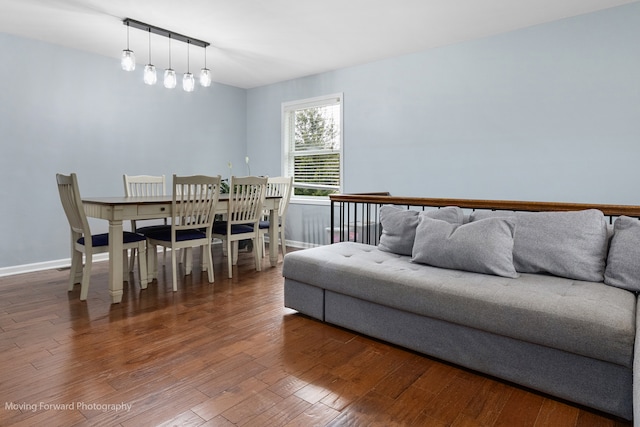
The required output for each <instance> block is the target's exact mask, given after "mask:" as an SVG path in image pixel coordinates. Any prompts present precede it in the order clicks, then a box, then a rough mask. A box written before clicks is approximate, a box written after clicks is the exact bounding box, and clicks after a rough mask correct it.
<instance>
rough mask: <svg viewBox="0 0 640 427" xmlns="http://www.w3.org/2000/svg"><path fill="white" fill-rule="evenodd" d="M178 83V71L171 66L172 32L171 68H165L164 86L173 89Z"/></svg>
mask: <svg viewBox="0 0 640 427" xmlns="http://www.w3.org/2000/svg"><path fill="white" fill-rule="evenodd" d="M176 83H177V82H176V72H175V71H174V70H173V68H171V34H169V68H167V69H166V70H164V87H166V88H167V89H173V88H174V87H176Z"/></svg>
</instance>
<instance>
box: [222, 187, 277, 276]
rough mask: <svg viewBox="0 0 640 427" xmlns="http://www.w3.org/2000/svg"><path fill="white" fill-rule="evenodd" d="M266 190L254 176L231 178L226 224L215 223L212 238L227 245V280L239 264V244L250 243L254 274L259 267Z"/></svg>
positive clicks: (260, 265)
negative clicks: (246, 241) (251, 245)
mask: <svg viewBox="0 0 640 427" xmlns="http://www.w3.org/2000/svg"><path fill="white" fill-rule="evenodd" d="M266 190H267V178H266V177H265V178H261V177H257V176H246V177H235V176H232V177H231V182H230V184H229V204H228V209H227V214H226V220H224V221H216V222H215V224H214V226H213V237H217V238H219V239H222V240H223V241H224V243H225V244H226V252H227V266H228V268H229V278H230V279H231V278H232V276H233V265H236V263H237V261H238V242H239V241H240V240H246V239H251V240H253V256H254V259H255V264H256V270H257V271H260V270H261V267H262V260H261V258H262V256H261V254H260V252H261V250H260V248H261V247H262V245H260V241H259V238H260V226H259V225H260V219H261V217H262V208H263V206H264V198H265V195H266Z"/></svg>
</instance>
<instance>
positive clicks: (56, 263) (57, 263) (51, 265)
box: [0, 237, 320, 277]
mask: <svg viewBox="0 0 640 427" xmlns="http://www.w3.org/2000/svg"><path fill="white" fill-rule="evenodd" d="M266 240H267V242H268V241H269V239H268V237H267V239H266ZM221 243H222V242H221V241H217V242H213V244H214V245H215V244H221ZM287 246H288V247H292V248H298V249H308V248H313V247H316V246H320V245H317V244H313V243H306V242H296V241H293V240H287ZM162 249H163V248H162V247H158V252H161V251H162ZM108 259H109V254H107V253H103V254H97V255H94V256H93V262H100V261H107V260H108ZM70 266H71V258H65V259H58V260H53V261H43V262H36V263H33V264H23V265H13V266H10V267H0V277H5V276H15V275H17V274H24V273H33V272H36V271H43V270H53V269H58V268H69V267H70Z"/></svg>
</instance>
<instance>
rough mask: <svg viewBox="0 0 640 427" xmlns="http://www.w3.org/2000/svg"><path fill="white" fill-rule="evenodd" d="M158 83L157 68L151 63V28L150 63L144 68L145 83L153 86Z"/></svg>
mask: <svg viewBox="0 0 640 427" xmlns="http://www.w3.org/2000/svg"><path fill="white" fill-rule="evenodd" d="M157 81H158V75H157V74H156V67H155V65H153V64H152V63H151V28H149V63H148V64H147V65H145V66H144V82H145V84H148V85H149V86H153V85H154V84H156V82H157Z"/></svg>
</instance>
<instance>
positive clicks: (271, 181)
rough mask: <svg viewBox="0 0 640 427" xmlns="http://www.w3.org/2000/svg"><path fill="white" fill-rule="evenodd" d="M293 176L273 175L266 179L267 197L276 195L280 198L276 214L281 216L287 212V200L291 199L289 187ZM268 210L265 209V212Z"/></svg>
mask: <svg viewBox="0 0 640 427" xmlns="http://www.w3.org/2000/svg"><path fill="white" fill-rule="evenodd" d="M292 184H293V177H291V176H274V177H269V178H268V179H267V197H269V196H278V197H280V198H281V200H280V206H279V207H278V215H279V216H280V217H283V216H284V215H285V214H286V213H287V208H288V207H289V200H290V199H291V189H292ZM268 213H269V212H268V211H266V214H268Z"/></svg>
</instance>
